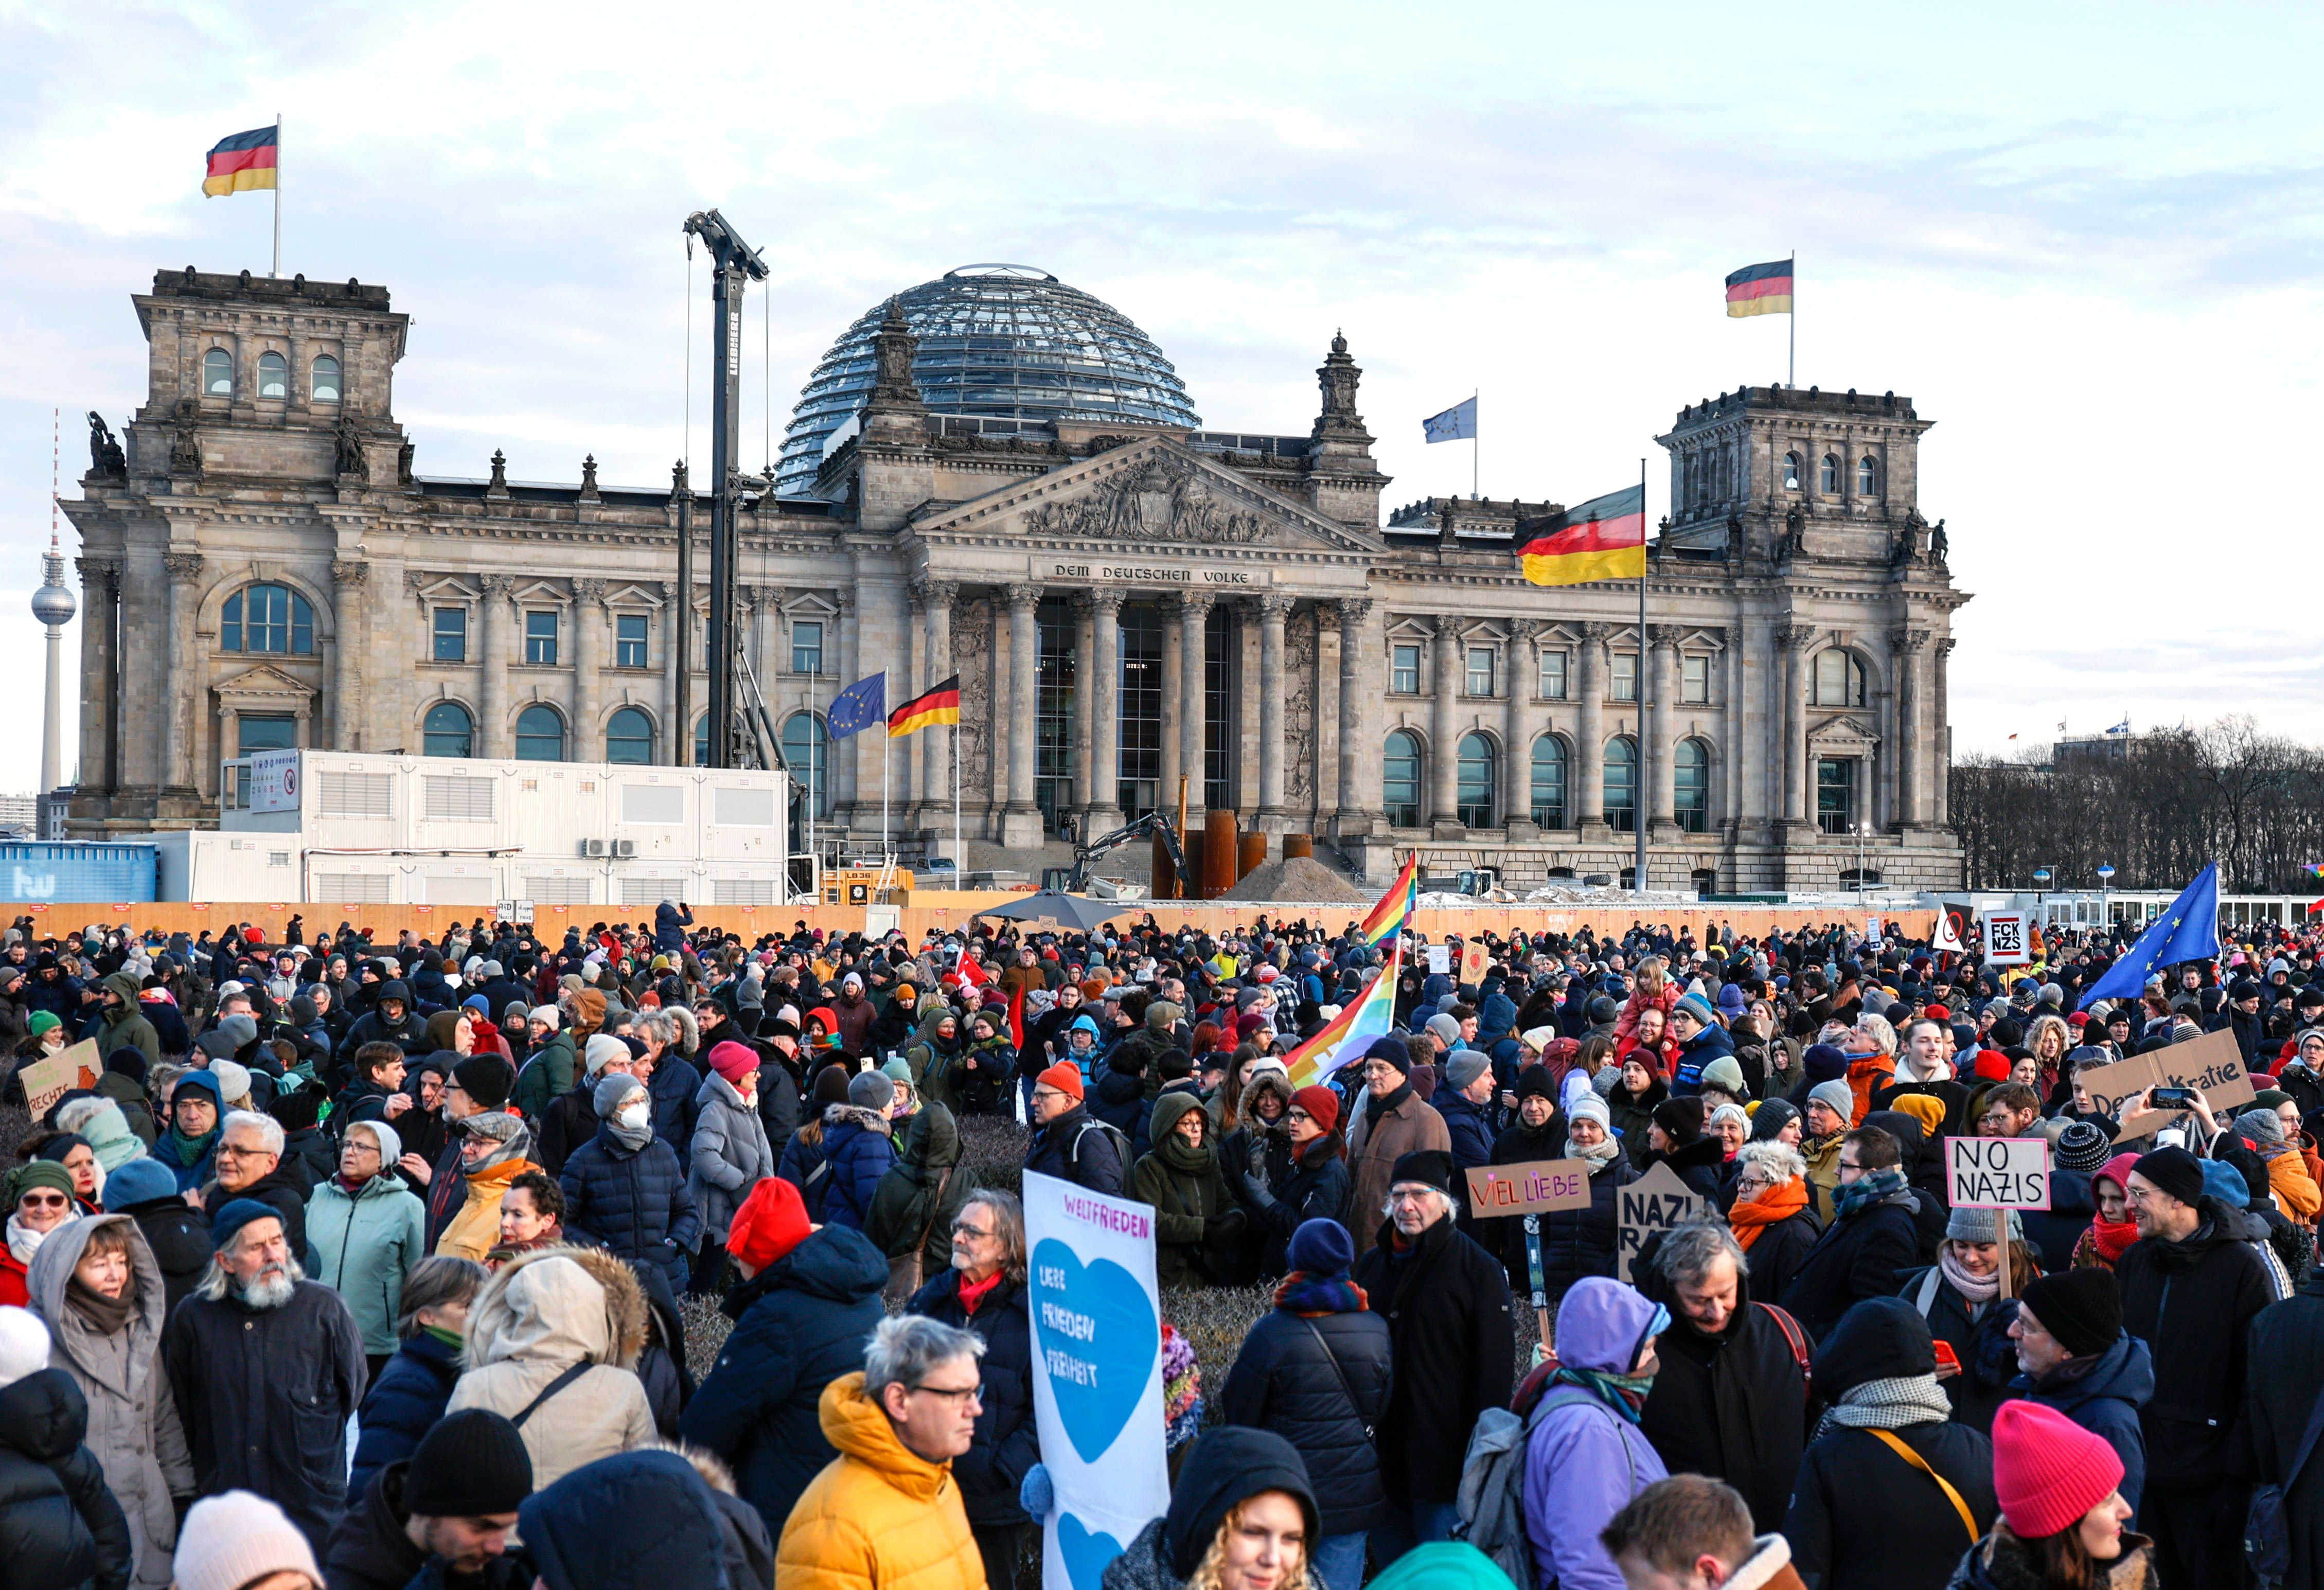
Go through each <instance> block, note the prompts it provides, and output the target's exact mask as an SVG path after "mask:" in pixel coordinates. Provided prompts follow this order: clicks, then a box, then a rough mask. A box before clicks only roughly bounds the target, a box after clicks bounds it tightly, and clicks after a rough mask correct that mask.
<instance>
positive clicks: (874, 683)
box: [824, 668, 888, 740]
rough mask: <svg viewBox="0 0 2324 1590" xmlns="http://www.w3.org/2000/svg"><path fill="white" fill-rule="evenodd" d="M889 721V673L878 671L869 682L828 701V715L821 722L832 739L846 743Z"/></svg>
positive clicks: (860, 682)
mask: <svg viewBox="0 0 2324 1590" xmlns="http://www.w3.org/2000/svg"><path fill="white" fill-rule="evenodd" d="M824 721H825V723H827V724H828V725H829V726H830V729H831V738H832V739H834V740H845V739H846V738H847V737H848V736H849V735H851V734H857V733H861V732H862V731H864V730H866V729H869V728H871V725H872V724H874V723H885V722H886V721H888V673H887V670H886V669H884V668H883V669H881V671H880V672H879V673H876V674H874V675H872V676H871V677H870V678H869V679H858V680H857V681H856V682H855V683H854V684H853V685H849V686H848V687H847V688H846V689H844V690H843V691H841V692H840V693H839V694H837V695H835V696H833V697H832V698H831V711H830V712H828V713H827V714H825V719H824Z"/></svg>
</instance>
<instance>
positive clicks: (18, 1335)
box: [0, 1306, 49, 1386]
mask: <svg viewBox="0 0 2324 1590" xmlns="http://www.w3.org/2000/svg"><path fill="white" fill-rule="evenodd" d="M48 1366H49V1328H48V1326H47V1325H46V1324H44V1323H42V1319H41V1317H40V1316H39V1315H38V1314H35V1313H33V1312H32V1310H30V1309H19V1308H15V1307H13V1306H11V1307H6V1308H0V1386H8V1385H14V1384H15V1383H17V1382H18V1381H20V1380H22V1379H23V1378H24V1377H25V1376H26V1375H28V1374H38V1373H39V1372H40V1371H41V1370H43V1369H46V1368H47V1367H48Z"/></svg>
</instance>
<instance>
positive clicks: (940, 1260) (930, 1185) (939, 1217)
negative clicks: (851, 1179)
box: [863, 1104, 976, 1278]
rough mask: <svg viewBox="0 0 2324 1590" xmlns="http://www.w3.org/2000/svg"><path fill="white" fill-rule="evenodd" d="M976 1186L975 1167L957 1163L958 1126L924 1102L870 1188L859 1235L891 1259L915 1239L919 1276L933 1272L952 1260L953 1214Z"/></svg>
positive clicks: (904, 1252) (908, 1249) (949, 1116)
mask: <svg viewBox="0 0 2324 1590" xmlns="http://www.w3.org/2000/svg"><path fill="white" fill-rule="evenodd" d="M946 1172H950V1176H949V1178H948V1179H947V1176H946ZM939 1187H941V1189H942V1192H941V1195H940V1194H939V1192H938V1189H939ZM975 1190H976V1172H973V1171H971V1170H969V1169H968V1168H967V1167H965V1166H964V1165H963V1164H962V1163H960V1126H959V1124H958V1123H957V1122H955V1121H954V1119H953V1114H952V1111H950V1110H948V1109H946V1108H945V1107H944V1106H943V1105H941V1104H923V1105H921V1106H920V1108H919V1111H918V1113H917V1114H916V1115H914V1116H913V1117H912V1120H911V1125H910V1126H908V1128H907V1129H906V1131H905V1133H904V1153H903V1157H902V1158H900V1159H899V1160H898V1161H897V1162H896V1163H894V1164H892V1165H890V1166H889V1167H888V1169H887V1171H886V1172H884V1173H883V1174H882V1175H881V1178H880V1185H879V1186H878V1188H876V1189H875V1190H873V1191H872V1194H871V1213H870V1214H869V1215H867V1216H865V1217H864V1220H863V1235H864V1236H867V1237H870V1238H871V1245H872V1246H874V1247H876V1248H878V1249H879V1250H880V1251H881V1253H883V1254H885V1255H888V1257H890V1259H901V1258H907V1257H908V1256H909V1255H910V1254H911V1251H912V1245H913V1244H915V1243H919V1244H920V1273H921V1275H922V1277H923V1278H926V1277H927V1276H930V1275H934V1274H936V1273H939V1272H940V1271H943V1270H945V1269H946V1268H947V1267H949V1266H950V1265H951V1264H952V1222H953V1218H954V1216H955V1215H958V1214H959V1213H960V1206H961V1205H962V1204H964V1203H966V1202H967V1201H968V1195H969V1194H970V1193H972V1192H973V1191H975ZM924 1232H925V1233H926V1234H927V1236H926V1240H925V1241H923V1239H922V1233H924Z"/></svg>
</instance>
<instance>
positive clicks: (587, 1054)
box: [581, 1033, 630, 1077]
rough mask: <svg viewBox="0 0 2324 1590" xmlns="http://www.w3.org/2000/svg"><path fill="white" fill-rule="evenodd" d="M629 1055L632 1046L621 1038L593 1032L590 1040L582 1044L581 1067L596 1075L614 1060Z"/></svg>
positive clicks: (625, 1057) (623, 1058) (622, 1058)
mask: <svg viewBox="0 0 2324 1590" xmlns="http://www.w3.org/2000/svg"><path fill="white" fill-rule="evenodd" d="M629 1057H630V1046H629V1045H628V1044H627V1043H622V1041H621V1040H620V1039H619V1038H616V1037H613V1036H611V1035H610V1034H604V1033H592V1034H589V1041H588V1042H587V1043H585V1044H583V1045H582V1046H581V1069H582V1070H583V1071H586V1073H587V1074H589V1075H590V1076H593V1077H594V1076H595V1075H596V1074H597V1073H598V1072H600V1071H604V1069H605V1067H606V1066H607V1065H609V1064H611V1063H612V1062H614V1061H617V1060H627V1059H629Z"/></svg>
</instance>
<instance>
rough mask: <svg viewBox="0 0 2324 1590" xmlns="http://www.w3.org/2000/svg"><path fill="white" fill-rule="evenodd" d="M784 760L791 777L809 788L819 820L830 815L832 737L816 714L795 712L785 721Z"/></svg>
mask: <svg viewBox="0 0 2324 1590" xmlns="http://www.w3.org/2000/svg"><path fill="white" fill-rule="evenodd" d="M783 760H784V761H786V762H788V763H789V764H790V769H791V777H794V778H796V779H798V781H799V782H800V783H801V784H804V785H806V786H807V795H808V796H809V798H810V799H812V800H813V801H814V802H815V814H816V816H817V817H828V816H830V815H831V779H830V777H829V773H830V769H831V733H830V731H828V730H826V729H825V728H824V726H823V720H822V719H820V718H818V717H816V715H815V714H814V713H813V712H793V713H792V714H791V715H790V716H789V717H788V718H786V719H784V720H783Z"/></svg>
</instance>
